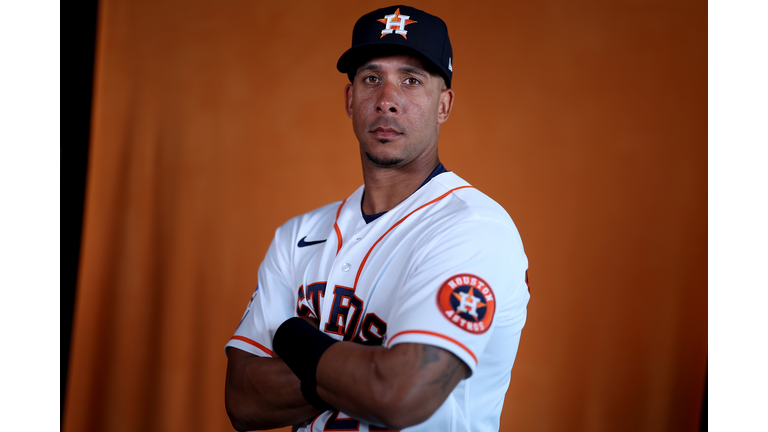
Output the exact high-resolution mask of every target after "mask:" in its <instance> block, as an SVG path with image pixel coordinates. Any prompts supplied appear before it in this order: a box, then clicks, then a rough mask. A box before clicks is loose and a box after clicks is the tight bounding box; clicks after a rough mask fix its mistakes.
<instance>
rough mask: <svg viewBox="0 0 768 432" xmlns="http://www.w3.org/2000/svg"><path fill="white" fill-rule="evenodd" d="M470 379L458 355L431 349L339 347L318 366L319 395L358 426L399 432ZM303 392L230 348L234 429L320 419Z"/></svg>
mask: <svg viewBox="0 0 768 432" xmlns="http://www.w3.org/2000/svg"><path fill="white" fill-rule="evenodd" d="M468 373H469V368H468V367H467V365H466V364H464V362H462V361H461V360H459V359H458V358H457V357H456V356H455V355H453V354H452V353H450V352H448V351H446V350H444V349H442V348H437V347H433V346H430V345H422V344H410V343H402V344H398V345H395V346H393V347H392V348H390V349H387V348H384V347H381V346H364V345H360V344H355V343H352V342H341V343H337V344H334V345H332V346H331V347H330V348H328V350H327V351H326V352H325V353H324V354H323V356H322V357H321V358H320V363H319V364H318V366H317V393H318V394H319V395H320V397H322V398H323V400H325V401H326V402H327V403H329V404H330V405H332V406H333V407H335V408H337V409H339V410H340V411H343V412H344V413H346V414H349V415H351V416H353V417H355V418H357V419H359V420H363V421H366V422H370V423H374V424H379V425H385V426H388V427H390V428H394V429H401V428H404V427H407V426H412V425H415V424H418V423H421V422H423V421H425V420H427V419H428V418H429V417H430V416H431V415H432V414H433V413H434V412H435V411H436V410H437V409H438V408H439V407H440V405H442V403H443V402H444V401H445V399H446V398H447V397H448V395H449V394H450V393H451V391H453V389H454V387H456V385H457V384H458V383H459V381H461V380H462V379H463V378H464V377H465V376H466V375H467V374H468ZM299 384H300V383H299V379H298V378H296V376H295V375H294V374H293V372H291V370H290V369H289V368H288V366H287V365H286V364H285V363H284V362H283V361H282V360H280V359H279V358H264V357H257V356H254V355H251V354H249V353H246V352H243V351H240V350H238V349H236V348H230V350H229V363H228V365H227V384H226V396H225V399H226V407H227V413H228V414H229V417H230V420H231V421H232V425H233V426H234V427H235V429H237V430H240V431H243V430H254V429H269V428H275V427H280V426H287V425H292V424H298V423H301V422H303V421H305V420H307V419H309V418H312V417H313V416H315V415H317V414H318V413H319V412H318V410H317V409H315V408H314V407H312V406H311V405H309V404H308V403H307V402H306V400H304V398H303V396H302V395H301V391H300V388H299Z"/></svg>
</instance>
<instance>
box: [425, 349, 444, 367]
mask: <svg viewBox="0 0 768 432" xmlns="http://www.w3.org/2000/svg"><path fill="white" fill-rule="evenodd" d="M421 348H422V349H421V359H422V363H421V367H424V366H426V365H427V364H429V363H432V362H436V361H440V351H442V350H441V349H440V348H437V347H433V346H430V345H422V346H421Z"/></svg>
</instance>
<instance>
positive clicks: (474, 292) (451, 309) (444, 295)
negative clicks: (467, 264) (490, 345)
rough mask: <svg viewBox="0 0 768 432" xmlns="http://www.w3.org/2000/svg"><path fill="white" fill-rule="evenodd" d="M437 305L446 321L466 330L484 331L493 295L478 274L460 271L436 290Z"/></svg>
mask: <svg viewBox="0 0 768 432" xmlns="http://www.w3.org/2000/svg"><path fill="white" fill-rule="evenodd" d="M437 307H438V308H440V311H441V312H442V313H443V316H444V317H445V319H447V320H448V321H450V322H452V323H453V324H455V325H456V326H458V327H459V328H461V329H464V330H466V331H468V332H470V333H476V334H480V333H485V331H486V330H488V329H489V328H490V327H491V322H492V321H493V314H494V312H495V311H496V298H495V297H494V294H493V290H492V289H491V286H490V285H488V283H487V282H485V281H484V280H483V279H482V278H479V277H477V276H475V275H473V274H469V273H462V274H458V275H456V276H451V277H450V278H448V279H447V280H446V281H445V282H443V284H442V285H441V286H440V289H439V290H438V291H437Z"/></svg>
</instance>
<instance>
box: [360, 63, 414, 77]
mask: <svg viewBox="0 0 768 432" xmlns="http://www.w3.org/2000/svg"><path fill="white" fill-rule="evenodd" d="M378 70H381V66H379V64H378V63H368V64H367V65H364V66H361V67H360V69H358V72H364V71H378ZM398 70H399V71H400V72H402V73H411V74H414V75H419V76H421V77H424V78H426V77H427V72H426V71H424V70H423V69H420V68H417V67H414V66H402V67H400V69H398Z"/></svg>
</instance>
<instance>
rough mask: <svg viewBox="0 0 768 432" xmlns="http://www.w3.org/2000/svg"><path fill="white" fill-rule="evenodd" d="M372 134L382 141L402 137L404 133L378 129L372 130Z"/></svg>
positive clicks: (390, 129)
mask: <svg viewBox="0 0 768 432" xmlns="http://www.w3.org/2000/svg"><path fill="white" fill-rule="evenodd" d="M370 133H371V134H373V136H375V137H376V138H382V139H392V138H396V137H398V136H400V135H402V133H400V132H399V131H398V130H397V129H392V128H388V127H377V128H374V129H373V130H371V132H370Z"/></svg>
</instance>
